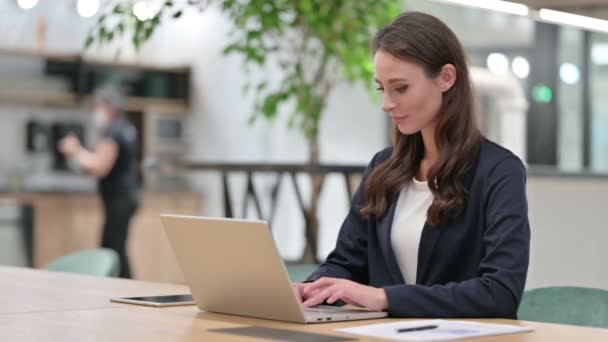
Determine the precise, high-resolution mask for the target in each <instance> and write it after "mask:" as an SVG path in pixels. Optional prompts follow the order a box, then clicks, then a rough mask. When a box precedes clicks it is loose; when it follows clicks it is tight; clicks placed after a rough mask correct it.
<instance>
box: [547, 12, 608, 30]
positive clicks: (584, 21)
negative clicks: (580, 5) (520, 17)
mask: <svg viewBox="0 0 608 342" xmlns="http://www.w3.org/2000/svg"><path fill="white" fill-rule="evenodd" d="M538 16H539V17H540V18H541V19H542V20H545V21H549V22H552V23H557V24H564V25H571V26H576V27H580V28H584V29H588V30H594V31H603V32H608V21H606V20H601V19H596V18H591V17H586V16H584V15H578V14H572V13H566V12H560V11H554V10H550V9H546V8H543V9H541V10H540V11H539V12H538Z"/></svg>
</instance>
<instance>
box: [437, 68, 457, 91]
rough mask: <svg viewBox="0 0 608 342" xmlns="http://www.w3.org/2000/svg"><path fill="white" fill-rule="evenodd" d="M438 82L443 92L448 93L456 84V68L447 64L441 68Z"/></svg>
mask: <svg viewBox="0 0 608 342" xmlns="http://www.w3.org/2000/svg"><path fill="white" fill-rule="evenodd" d="M436 82H437V84H438V86H439V89H441V91H442V92H444V93H445V92H446V91H448V90H450V89H451V88H452V86H453V85H454V83H456V68H455V67H454V65H452V64H446V65H444V66H443V67H442V68H441V71H440V72H439V75H438V76H437V78H436Z"/></svg>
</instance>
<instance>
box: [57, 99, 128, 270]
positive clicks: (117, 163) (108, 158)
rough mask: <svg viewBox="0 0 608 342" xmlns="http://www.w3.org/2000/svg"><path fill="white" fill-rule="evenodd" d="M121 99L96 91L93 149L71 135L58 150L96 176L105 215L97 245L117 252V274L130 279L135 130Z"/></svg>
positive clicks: (62, 142) (61, 143)
mask: <svg viewBox="0 0 608 342" xmlns="http://www.w3.org/2000/svg"><path fill="white" fill-rule="evenodd" d="M123 102H124V101H123V97H122V95H121V94H120V93H119V92H118V91H117V90H116V89H114V88H112V87H104V88H101V89H99V90H97V92H96V94H95V105H94V110H93V121H94V123H95V125H96V126H98V127H99V128H100V129H101V130H102V137H101V140H100V141H99V142H98V143H97V146H96V147H95V150H94V151H93V152H89V151H87V150H86V149H85V148H84V147H82V145H81V144H80V141H79V140H78V138H77V137H76V136H75V135H73V134H70V135H68V136H67V137H65V138H64V139H63V140H62V141H61V142H60V143H59V150H60V151H61V152H62V153H63V154H65V155H66V156H67V157H68V158H71V159H73V160H75V161H76V162H77V163H78V164H79V165H80V166H81V167H82V168H83V169H84V170H85V171H87V172H88V173H89V174H90V175H92V176H93V177H95V178H97V179H98V190H99V194H100V196H101V199H102V202H103V207H104V215H105V221H104V224H103V236H102V241H101V246H102V247H106V248H111V249H113V250H115V251H116V252H117V253H118V256H119V257H120V277H121V278H131V268H130V267H129V262H128V258H127V251H126V243H127V235H128V230H129V221H130V220H131V218H132V217H133V215H134V214H135V211H136V210H137V207H138V203H139V188H138V187H139V186H138V183H137V175H136V172H137V168H136V158H137V132H136V130H135V128H134V127H133V125H131V124H130V123H129V121H127V119H126V118H125V117H124V115H123V113H122V109H123Z"/></svg>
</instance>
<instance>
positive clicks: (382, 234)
mask: <svg viewBox="0 0 608 342" xmlns="http://www.w3.org/2000/svg"><path fill="white" fill-rule="evenodd" d="M398 199H399V196H398V195H397V196H394V198H393V200H392V201H391V204H390V206H389V208H388V210H387V212H386V215H384V217H383V218H382V219H381V220H380V221H377V232H378V241H379V242H380V247H381V249H382V254H383V255H384V260H386V265H387V267H388V272H389V273H390V276H391V279H392V280H393V282H394V283H395V284H403V283H405V280H404V279H403V275H402V274H401V269H400V268H399V264H398V263H397V258H395V253H394V252H393V245H392V243H391V228H392V226H393V218H394V216H395V208H396V207H397V200H398Z"/></svg>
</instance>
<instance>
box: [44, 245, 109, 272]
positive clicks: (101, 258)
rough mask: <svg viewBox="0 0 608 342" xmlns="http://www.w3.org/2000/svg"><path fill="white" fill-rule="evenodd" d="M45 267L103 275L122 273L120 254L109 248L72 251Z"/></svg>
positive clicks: (51, 269)
mask: <svg viewBox="0 0 608 342" xmlns="http://www.w3.org/2000/svg"><path fill="white" fill-rule="evenodd" d="M45 268H46V269H47V270H49V271H57V272H67V273H79V274H88V275H95V276H103V277H118V275H119V274H120V263H119V259H118V254H117V253H116V252H115V251H113V250H111V249H107V248H96V249H89V250H84V251H79V252H74V253H70V254H68V255H65V256H62V257H61V258H59V259H57V260H55V261H53V262H51V263H50V264H48V265H47V266H46V267H45Z"/></svg>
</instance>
